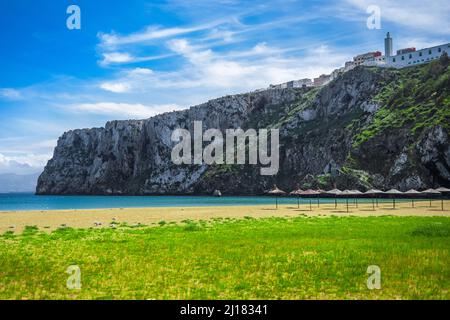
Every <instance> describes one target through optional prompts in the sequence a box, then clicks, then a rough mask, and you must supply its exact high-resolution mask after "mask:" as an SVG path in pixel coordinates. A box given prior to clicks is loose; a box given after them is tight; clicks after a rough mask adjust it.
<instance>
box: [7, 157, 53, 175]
mask: <svg viewBox="0 0 450 320" xmlns="http://www.w3.org/2000/svg"><path fill="white" fill-rule="evenodd" d="M50 158H51V155H49V154H23V155H14V156H6V155H4V154H2V153H0V173H16V174H29V173H35V172H39V171H41V170H42V169H43V168H44V166H45V165H46V163H47V161H48V160H49V159H50Z"/></svg>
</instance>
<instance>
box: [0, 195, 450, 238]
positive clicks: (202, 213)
mask: <svg viewBox="0 0 450 320" xmlns="http://www.w3.org/2000/svg"><path fill="white" fill-rule="evenodd" d="M436 202H437V201H436ZM436 202H435V203H434V204H433V206H432V207H429V205H428V202H427V203H426V204H424V203H422V202H417V203H416V206H415V207H414V208H412V207H411V204H410V203H409V202H398V203H397V206H396V209H393V208H392V204H391V203H390V202H380V203H379V207H378V208H375V210H373V208H372V203H359V205H358V207H356V206H355V205H354V204H351V205H350V206H349V212H348V213H347V211H346V206H345V204H343V203H340V204H338V206H337V209H335V207H334V203H333V204H331V203H326V204H321V205H320V207H317V205H316V204H314V203H313V205H312V210H310V206H309V203H308V204H301V205H300V208H297V204H294V203H292V204H279V205H278V209H276V208H275V204H272V205H270V204H262V205H239V206H233V205H226V206H192V207H189V206H187V207H181V206H180V207H146V208H107V209H105V208H100V209H65V210H21V211H0V233H1V234H3V233H4V232H6V231H13V232H14V233H21V232H22V231H23V229H24V228H25V227H26V226H37V227H38V228H39V229H40V230H44V231H53V230H55V229H57V228H60V227H72V228H90V227H93V228H105V227H107V228H109V227H110V224H111V223H112V222H114V223H118V224H121V223H127V224H129V225H133V224H134V225H136V224H140V225H146V226H152V225H153V226H157V225H159V223H162V221H164V223H180V222H183V221H185V220H193V221H199V220H205V221H212V220H214V219H218V218H222V219H227V218H228V219H244V218H247V217H251V218H270V217H279V218H280V217H282V218H290V217H298V216H308V217H327V216H342V217H345V216H358V217H369V216H386V215H391V216H392V215H394V216H404V217H407V216H427V217H433V216H439V217H450V200H445V201H444V211H442V210H441V203H440V201H439V203H436Z"/></svg>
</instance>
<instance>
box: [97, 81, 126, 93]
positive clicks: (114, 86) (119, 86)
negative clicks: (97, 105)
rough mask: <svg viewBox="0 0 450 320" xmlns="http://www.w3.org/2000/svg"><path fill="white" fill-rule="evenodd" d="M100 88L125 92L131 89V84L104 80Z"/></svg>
mask: <svg viewBox="0 0 450 320" xmlns="http://www.w3.org/2000/svg"><path fill="white" fill-rule="evenodd" d="M100 88H102V89H103V90H106V91H111V92H115V93H123V92H127V91H129V90H130V85H129V84H128V83H123V82H104V83H102V84H100Z"/></svg>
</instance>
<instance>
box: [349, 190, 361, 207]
mask: <svg viewBox="0 0 450 320" xmlns="http://www.w3.org/2000/svg"><path fill="white" fill-rule="evenodd" d="M350 191H351V192H353V194H354V195H355V196H356V197H355V204H356V207H357V208H358V197H357V196H360V195H362V194H363V193H362V192H361V191H359V190H350Z"/></svg>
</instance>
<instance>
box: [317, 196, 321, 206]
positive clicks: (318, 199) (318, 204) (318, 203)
mask: <svg viewBox="0 0 450 320" xmlns="http://www.w3.org/2000/svg"><path fill="white" fill-rule="evenodd" d="M317 208H320V198H319V196H317Z"/></svg>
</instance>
